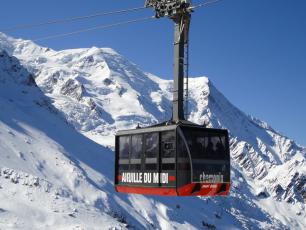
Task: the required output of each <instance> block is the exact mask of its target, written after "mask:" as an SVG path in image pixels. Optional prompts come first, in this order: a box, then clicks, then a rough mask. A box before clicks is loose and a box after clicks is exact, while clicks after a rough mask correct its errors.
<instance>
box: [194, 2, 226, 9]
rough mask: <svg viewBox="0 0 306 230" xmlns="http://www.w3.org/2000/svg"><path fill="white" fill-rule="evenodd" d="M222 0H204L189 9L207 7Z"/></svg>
mask: <svg viewBox="0 0 306 230" xmlns="http://www.w3.org/2000/svg"><path fill="white" fill-rule="evenodd" d="M221 1H222V0H212V1H207V2H204V3H201V4H198V5H195V6H191V7H190V8H189V9H191V10H194V9H197V8H200V7H207V6H210V5H212V4H214V3H218V2H221Z"/></svg>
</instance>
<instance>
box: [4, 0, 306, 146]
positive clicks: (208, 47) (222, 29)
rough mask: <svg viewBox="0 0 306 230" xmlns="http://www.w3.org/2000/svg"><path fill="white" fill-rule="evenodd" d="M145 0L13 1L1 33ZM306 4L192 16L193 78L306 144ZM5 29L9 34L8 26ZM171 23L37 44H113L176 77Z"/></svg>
mask: <svg viewBox="0 0 306 230" xmlns="http://www.w3.org/2000/svg"><path fill="white" fill-rule="evenodd" d="M193 2H194V3H195V4H196V3H201V2H202V1H201V0H194V1H193ZM143 3H144V0H143V1H142V0H128V1H123V0H112V1H101V0H86V1H84V0H61V1H59V0H53V1H41V0H27V1H20V0H10V1H2V2H1V15H0V31H4V29H5V28H10V27H12V26H15V25H20V24H26V23H30V24H31V23H37V22H44V21H46V20H50V19H59V18H66V17H73V16H82V15H87V14H92V13H95V12H101V11H112V10H116V9H125V8H130V7H137V6H142V5H143ZM305 12H306V1H305V0H294V1H292V0H252V1H251V0H223V1H221V2H220V3H218V4H215V5H214V6H211V7H208V8H202V9H199V10H197V11H196V12H195V13H194V14H193V21H192V27H191V50H190V52H191V54H190V55H191V60H190V69H191V75H192V76H202V75H206V76H208V77H209V78H210V79H211V80H212V81H213V83H214V84H215V85H216V87H217V88H218V89H219V90H220V91H221V92H223V94H224V95H225V96H226V97H227V98H228V99H229V100H230V101H231V102H232V103H233V104H235V105H236V106H237V107H239V108H240V109H242V110H243V111H244V112H246V113H247V114H251V115H253V116H255V117H258V118H260V119H262V120H264V121H267V122H268V123H269V124H270V125H272V127H274V128H275V129H276V130H278V131H280V132H281V133H283V134H285V135H287V136H289V137H292V138H293V139H295V140H296V141H297V142H298V143H300V144H303V145H304V146H306V13H305ZM150 15H152V11H150V10H145V11H143V12H135V13H130V14H127V15H124V16H116V17H103V18H96V19H91V20H87V21H82V22H80V23H74V24H63V25H52V26H48V27H41V28H36V29H31V30H25V29H24V30H22V29H20V30H17V31H11V32H7V34H9V35H11V36H14V37H20V38H25V39H35V38H39V37H42V36H46V35H53V34H57V33H63V32H69V31H74V30H78V29H83V28H87V27H93V26H96V25H99V24H108V23H113V22H117V21H121V20H127V19H134V18H141V17H144V16H150ZM4 32H5V31H4ZM172 39H173V25H172V23H171V21H170V20H167V19H160V20H154V21H150V22H145V23H139V24H134V25H129V26H123V27H118V28H115V29H108V30H98V31H92V32H88V33H85V34H80V35H75V36H72V37H66V38H60V39H54V40H47V41H41V42H38V44H40V45H43V46H48V47H51V48H53V49H56V50H60V49H67V48H80V47H92V46H97V47H111V48H113V49H115V50H117V51H118V52H119V53H121V54H123V55H124V56H126V57H127V58H129V59H130V60H131V61H133V62H134V63H136V64H137V65H139V66H140V67H141V68H142V69H143V70H145V71H148V72H151V73H153V74H156V75H158V76H160V77H163V78H167V79H171V78H172Z"/></svg>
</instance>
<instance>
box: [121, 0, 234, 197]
mask: <svg viewBox="0 0 306 230" xmlns="http://www.w3.org/2000/svg"><path fill="white" fill-rule="evenodd" d="M146 6H147V7H153V8H155V11H156V17H157V18H160V17H164V16H167V17H169V18H170V19H172V20H173V21H174V22H175V41H174V84H173V113H172V115H173V116H172V119H171V120H170V121H168V122H164V123H162V124H158V125H155V126H150V127H146V128H136V129H133V130H125V131H119V132H118V133H117V135H116V140H115V154H116V157H115V189H116V191H117V192H123V193H137V194H147V195H164V196H217V195H218V196H226V195H228V194H229V191H230V150H229V137H228V131H227V130H223V129H209V128H206V127H205V126H200V125H196V124H194V123H191V122H189V121H186V120H185V117H184V78H185V77H187V79H188V74H187V76H186V73H188V68H187V66H188V54H187V55H186V52H187V51H188V33H189V25H190V20H191V12H192V9H193V8H194V7H192V6H191V1H190V0H147V1H146ZM186 88H187V87H186ZM187 89H188V88H187ZM187 95H188V94H187ZM187 102H188V101H187ZM185 103H186V100H185Z"/></svg>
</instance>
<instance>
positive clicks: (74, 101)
mask: <svg viewBox="0 0 306 230" xmlns="http://www.w3.org/2000/svg"><path fill="white" fill-rule="evenodd" d="M0 47H1V48H2V49H4V50H6V52H7V53H8V54H9V55H15V56H16V58H14V57H10V56H9V55H8V54H7V53H4V54H3V55H4V56H3V59H1V58H0V59H1V60H0V62H1V64H0V73H1V74H0V81H1V79H17V81H20V80H21V79H25V80H26V79H28V78H27V76H29V73H31V74H32V75H33V76H35V81H36V83H37V85H38V87H39V89H40V90H41V91H39V90H38V88H36V89H37V91H39V92H36V93H32V94H31V95H32V96H30V97H23V95H22V93H19V94H16V95H15V94H14V93H12V92H9V91H11V90H13V88H10V89H6V88H8V87H6V85H7V84H6V82H8V80H5V82H4V81H3V84H2V88H1V92H0V96H1V98H0V99H1V100H2V101H1V100H0V102H1V103H2V106H6V107H8V104H7V101H10V99H11V98H13V97H15V100H13V101H14V103H13V104H9V105H11V107H9V108H11V110H9V111H10V113H12V114H13V111H14V109H13V107H14V106H16V105H15V103H16V104H17V105H20V104H23V105H27V106H29V104H28V103H27V102H26V101H22V103H20V104H18V103H17V102H16V101H19V100H21V99H17V97H18V98H22V100H26V98H30V99H31V100H32V101H33V97H34V94H35V95H39V97H40V98H43V99H35V101H39V103H38V104H37V103H31V106H29V107H30V108H31V109H29V110H30V111H31V110H33V107H32V106H33V104H36V106H37V105H42V107H43V108H44V107H47V108H53V109H50V111H53V113H54V111H55V110H56V111H57V113H54V114H53V115H52V116H61V115H62V114H63V115H64V116H65V119H66V120H67V121H68V123H69V124H71V125H72V126H73V127H74V128H75V129H76V130H77V131H78V132H80V133H82V134H83V135H85V136H86V137H89V138H90V139H91V140H93V141H95V142H96V143H99V144H101V145H103V146H107V147H109V148H111V149H113V148H114V134H115V132H116V131H117V130H119V129H129V128H135V126H136V125H137V124H138V123H139V124H140V125H141V126H147V125H151V124H154V123H156V122H161V121H165V120H168V119H170V118H171V107H172V81H167V80H163V79H160V78H158V77H156V76H154V75H152V74H149V73H146V72H144V71H142V70H141V69H140V68H138V67H137V66H136V65H135V64H134V63H132V62H130V61H129V60H127V59H126V58H125V57H123V56H122V55H120V54H119V53H117V52H116V51H114V50H112V49H109V48H104V49H102V48H97V47H93V48H88V49H72V50H63V51H54V50H51V49H48V48H43V47H39V46H37V45H36V44H34V43H33V42H31V41H23V40H17V39H13V38H9V37H7V36H5V35H3V34H0ZM17 58H18V59H19V60H20V63H21V64H22V66H24V67H25V68H26V69H25V68H24V67H21V65H20V63H18V60H17ZM14 66H15V67H14ZM1 76H2V77H1ZM10 81H11V80H10ZM14 81H15V80H14ZM22 81H23V80H22ZM25 82H27V81H25ZM0 87H1V83H0ZM25 87H28V86H25ZM32 88H34V87H32ZM189 88H190V91H189V113H190V116H189V119H190V120H191V121H193V122H195V123H198V124H204V123H205V124H206V125H207V126H208V127H216V128H226V129H228V130H229V132H230V145H231V146H230V147H231V156H232V184H233V186H232V190H231V196H230V198H226V199H203V200H200V199H198V198H194V199H188V200H186V202H185V201H184V200H176V199H170V200H169V199H163V198H151V197H150V198H146V197H142V196H121V195H118V196H117V194H116V195H114V194H113V193H114V191H113V187H112V185H111V181H112V179H113V178H112V177H113V175H112V173H111V172H112V171H113V168H112V167H111V164H109V163H107V164H105V162H113V161H112V160H113V159H112V154H111V151H110V150H109V149H106V148H104V147H101V146H100V145H96V144H95V143H94V142H92V141H91V140H89V139H87V138H85V137H83V136H82V138H81V137H80V136H78V135H77V134H76V133H72V131H71V130H70V129H69V130H68V129H66V128H64V129H63V130H62V131H61V132H60V133H61V135H60V136H61V137H60V138H59V137H58V135H55V134H57V132H58V130H55V129H54V127H53V126H64V124H63V119H62V118H60V119H61V121H57V120H56V121H55V120H54V119H55V118H54V119H53V118H52V119H51V121H52V124H50V126H48V127H44V125H42V124H43V123H44V122H43V121H45V120H41V125H40V126H39V127H36V126H35V122H34V123H33V120H25V119H24V118H23V117H24V116H26V117H27V115H24V114H27V113H30V112H29V111H28V110H27V106H25V107H22V106H21V107H20V108H18V111H19V112H18V113H17V114H22V116H21V115H19V116H18V119H20V120H22V121H23V123H25V124H28V126H30V127H31V126H35V127H36V128H37V129H38V130H41V129H42V130H43V131H44V132H43V133H44V135H45V136H47V137H46V139H44V140H42V142H41V146H39V145H38V147H37V146H36V147H35V148H34V147H33V146H30V147H29V149H28V152H29V153H30V152H35V151H36V152H40V151H39V148H41V149H42V148H45V147H43V145H44V143H43V142H44V141H46V142H47V143H49V144H50V143H51V144H50V145H49V144H47V145H46V146H47V147H46V148H48V153H49V154H51V155H52V156H54V158H55V159H56V157H57V158H58V157H59V156H62V157H63V158H60V159H61V161H60V162H65V165H66V166H67V167H66V168H63V171H60V173H62V174H65V170H66V171H69V172H70V171H72V172H73V176H72V177H69V176H67V178H65V179H64V180H59V179H58V178H59V177H60V176H59V175H58V173H57V172H54V171H52V170H53V169H52V167H51V166H50V168H49V167H47V166H46V163H44V161H45V162H47V159H45V157H46V156H45V154H44V153H41V154H39V155H38V156H37V159H38V160H39V162H40V164H38V165H35V166H34V168H38V169H40V168H46V169H45V170H46V171H45V172H48V173H44V174H42V171H43V170H41V171H40V170H36V169H35V170H34V171H32V174H33V175H36V176H38V177H39V178H41V177H43V175H45V177H46V178H47V179H48V181H49V182H50V183H51V184H56V183H62V184H64V185H65V189H64V190H65V191H63V194H66V193H67V194H69V196H71V197H73V199H76V200H81V201H82V202H84V203H89V204H90V205H92V206H94V207H95V208H98V209H99V210H100V211H102V212H103V210H104V209H105V210H108V212H110V213H112V214H113V216H116V217H118V216H119V218H121V217H122V215H123V214H124V216H125V218H127V219H124V218H123V222H124V221H126V220H127V221H128V222H129V223H135V225H136V226H142V227H143V228H146V229H147V228H152V229H155V228H158V229H162V228H165V227H162V226H163V224H165V223H166V224H167V227H168V228H169V229H175V228H191V229H192V228H201V227H203V226H204V227H207V226H208V227H209V226H210V227H212V228H213V227H215V226H217V228H219V226H220V228H221V229H222V226H231V227H232V228H238V229H241V228H245V229H253V228H254V229H257V228H262V229H264V228H268V227H275V228H278V229H284V228H286V227H287V228H305V227H306V223H305V219H306V213H305V200H306V176H305V175H306V172H305V168H306V167H305V162H306V149H305V148H303V147H300V146H298V145H297V144H296V143H295V142H294V141H293V140H291V139H289V138H288V137H286V136H283V135H281V134H280V133H278V132H277V131H275V130H274V129H273V128H271V127H270V126H269V125H268V124H267V123H265V122H263V121H260V120H258V119H256V118H253V117H251V116H248V115H246V114H245V113H243V112H242V111H240V110H239V109H238V108H237V107H235V106H234V105H232V104H231V103H230V102H229V101H228V100H227V99H226V97H225V96H224V95H223V94H222V93H221V92H219V91H218V90H217V88H216V87H215V86H214V85H213V84H212V82H210V81H209V79H208V78H206V77H199V78H191V79H190V87H189ZM19 91H20V90H19ZM6 92H7V93H6ZM8 92H9V93H8ZM43 94H44V95H43ZM14 95H15V96H14ZM27 95H29V93H28V94H27ZM46 98H48V99H49V100H47V101H45V100H46ZM30 99H29V100H30ZM44 101H45V102H44ZM51 102H52V104H50V103H51ZM45 105H49V106H45ZM34 108H36V107H34ZM24 110H25V111H26V112H24ZM34 111H36V110H35V109H34ZM15 113H16V112H15ZM39 114H41V113H35V112H31V116H33V117H36V116H38V115H39ZM8 116H9V115H8V114H6V117H5V116H2V117H1V114H0V118H1V120H9V119H8V118H7V117H8ZM39 116H40V118H44V116H46V117H48V116H47V115H46V114H44V115H39ZM1 120H0V124H1ZM47 123H48V124H49V122H47ZM10 124H11V123H10ZM12 126H13V125H12ZM0 128H1V127H0ZM6 128H7V127H5V128H3V129H2V131H1V129H0V136H1V132H2V133H5V139H9V138H12V137H11V134H9V133H7V132H6V131H3V130H5V129H6ZM23 129H25V128H23ZM25 130H27V129H25ZM50 130H52V132H51V131H50ZM33 132H34V131H32V130H27V132H26V133H29V134H31V136H34V137H36V138H37V139H39V137H40V136H43V135H42V133H39V132H38V133H35V134H33ZM51 134H52V135H51ZM24 135H26V134H24ZM66 135H67V136H69V137H71V138H72V139H71V138H70V139H69V138H67V136H66ZM75 135H76V136H75ZM2 136H3V135H2ZM22 138H25V136H22ZM80 138H81V139H80ZM83 138H84V139H83ZM20 140H23V139H20ZM62 140H64V141H62ZM75 140H77V142H78V143H79V141H80V143H83V144H82V145H84V146H85V147H84V148H82V149H81V150H80V149H78V148H77V147H75V146H76V144H75V143H76V142H75ZM86 140H87V141H89V142H90V144H89V143H87V141H86ZM11 143H13V142H11ZM20 145H21V144H20ZM12 146H13V144H12ZM54 146H55V147H54ZM71 146H73V147H71ZM88 146H91V147H88ZM100 148H101V149H100ZM12 149H13V148H12ZM31 149H32V150H31ZM15 152H16V151H15ZM15 152H14V151H13V153H14V154H15V155H16V156H18V155H20V156H21V157H20V159H19V160H22V156H24V155H25V154H24V153H23V152H22V154H18V151H17V153H15ZM88 152H90V153H91V154H93V155H94V159H99V160H96V162H99V164H98V165H97V164H96V163H95V162H93V158H92V155H89V154H88ZM13 153H12V154H13ZM104 153H105V154H106V155H105V154H104ZM0 156H1V152H0ZM104 156H107V157H108V158H107V161H106V160H105V159H104ZM75 157H76V158H75ZM67 158H68V159H69V160H67ZM53 160H54V159H53ZM53 160H52V162H53V163H52V165H53V164H55V163H54V162H56V163H57V164H58V162H59V161H58V160H56V161H53ZM70 161H71V162H70ZM0 162H13V161H7V160H5V156H3V161H2V160H1V161H0ZM28 162H29V161H28ZM28 162H27V163H25V164H24V165H25V166H23V165H22V164H16V165H14V164H13V163H6V165H3V166H5V167H8V168H18V167H21V168H23V169H25V170H23V171H26V172H27V170H30V169H31V167H33V165H30V164H28ZM101 162H102V163H101ZM21 165H22V166H21ZM80 165H82V167H81V166H80ZM84 165H86V166H84ZM42 166H43V167H42ZM53 166H54V165H53ZM55 166H56V165H55ZM55 166H54V168H56V167H55ZM83 166H84V167H83ZM4 171H5V172H7V170H4ZM10 172H11V171H10V170H8V173H9V174H10ZM88 172H90V173H88ZM49 173H51V174H50V175H53V176H48V175H49ZM6 174H7V173H6ZM89 174H90V175H91V176H90V175H89ZM11 175H15V174H14V173H11ZM11 175H9V177H11ZM20 175H21V176H22V177H24V174H20ZM92 175H94V176H92ZM13 177H14V176H13ZM56 178H57V179H56ZM79 184H81V187H82V188H84V187H86V186H87V185H88V184H90V185H93V187H94V188H90V193H92V194H95V195H94V196H93V198H91V200H89V201H88V200H86V195H84V194H86V193H84V190H82V191H83V192H80V189H79ZM95 189H96V190H95ZM101 190H102V191H103V192H105V193H106V194H104V193H103V195H101V194H100V192H101ZM0 191H1V190H0ZM67 191H68V192H67ZM74 191H75V192H74ZM75 193H80V194H75ZM0 194H1V193H0ZM97 194H98V195H97ZM101 196H102V197H101ZM84 197H85V198H84ZM202 202H203V203H205V204H204V205H203V203H202ZM110 204H112V205H113V206H115V207H116V212H115V214H114V213H113V212H112V211H111V210H110V208H109V207H108V206H109V205H110ZM190 204H192V205H190ZM99 207H100V208H99ZM177 207H184V208H177ZM190 207H192V208H190ZM118 210H119V211H118ZM211 210H213V212H212V211H211ZM131 212H132V213H133V214H130V213H131ZM118 213H119V214H118ZM207 213H208V214H207ZM210 214H211V215H210ZM0 215H1V211H0ZM74 215H75V213H74ZM0 217H1V216H0ZM203 218H204V219H205V220H203V221H201V222H199V220H202V219H203ZM121 220H122V219H121ZM182 223H183V224H182ZM224 224H225V225H224ZM150 226H151V227H150ZM237 226H238V227H237ZM288 226H289V227H288ZM0 227H1V225H0Z"/></svg>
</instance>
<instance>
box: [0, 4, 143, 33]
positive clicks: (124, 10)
mask: <svg viewBox="0 0 306 230" xmlns="http://www.w3.org/2000/svg"><path fill="white" fill-rule="evenodd" d="M144 9H146V7H136V8H130V9H123V10H116V11H110V12H98V13H95V14H90V15H85V16H78V17H72V18H63V19H56V20H50V21H46V22H41V23H36V24H24V25H17V26H14V27H11V28H7V29H3V30H1V31H3V32H10V31H14V30H19V29H30V28H35V27H41V26H47V25H52V24H61V23H68V22H75V21H80V20H85V19H90V18H96V17H103V16H108V15H114V14H122V13H129V12H134V11H140V10H144Z"/></svg>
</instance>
